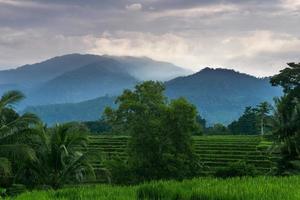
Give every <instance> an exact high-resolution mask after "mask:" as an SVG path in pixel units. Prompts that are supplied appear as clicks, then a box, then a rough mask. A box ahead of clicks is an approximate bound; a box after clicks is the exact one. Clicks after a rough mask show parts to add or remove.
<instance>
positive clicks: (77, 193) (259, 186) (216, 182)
mask: <svg viewBox="0 0 300 200" xmlns="http://www.w3.org/2000/svg"><path fill="white" fill-rule="evenodd" d="M299 185H300V177H256V178H250V177H246V178H232V179H214V178H203V179H193V180H186V181H182V182H176V181H158V182H151V183H148V184H143V185H138V186H127V187H118V186H108V185H96V186H81V187H74V188H65V189H62V190H58V191H53V190H49V191H33V192H29V193H24V194H22V195H20V196H18V197H17V198H15V199H16V200H50V199H54V200H55V199H56V200H64V199H75V200H84V199H95V200H134V199H137V200H147V199H149V200H175V199H178V200H179V199H180V200H200V199H201V200H241V199H243V200H257V199H260V200H282V199H285V200H297V199H300V190H299ZM8 199H9V198H8Z"/></svg>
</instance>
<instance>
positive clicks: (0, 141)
mask: <svg viewBox="0 0 300 200" xmlns="http://www.w3.org/2000/svg"><path fill="white" fill-rule="evenodd" d="M23 99H24V95H23V94H22V93H21V92H19V91H9V92H6V93H4V94H3V96H2V97H1V99H0V160H2V162H1V164H0V171H2V173H1V172H0V184H1V182H2V180H1V179H6V178H5V176H12V173H13V168H16V163H22V162H23V161H26V160H33V159H35V152H34V151H33V150H32V148H30V147H29V146H28V145H26V144H24V143H22V138H23V136H24V132H25V131H26V130H28V129H30V128H31V127H30V126H31V125H33V124H36V123H38V122H39V119H38V117H36V116H35V115H33V114H30V113H25V114H23V115H19V114H18V113H17V112H16V111H14V110H13V106H14V105H15V104H16V103H18V102H20V101H21V100H23ZM12 164H14V165H12ZM16 170H17V169H16Z"/></svg>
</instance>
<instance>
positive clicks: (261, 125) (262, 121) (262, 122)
mask: <svg viewBox="0 0 300 200" xmlns="http://www.w3.org/2000/svg"><path fill="white" fill-rule="evenodd" d="M260 131H261V135H264V118H261V124H260Z"/></svg>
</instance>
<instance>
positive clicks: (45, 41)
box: [0, 0, 300, 76]
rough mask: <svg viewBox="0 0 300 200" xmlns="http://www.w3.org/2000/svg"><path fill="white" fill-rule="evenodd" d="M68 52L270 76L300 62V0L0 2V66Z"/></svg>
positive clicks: (71, 0) (24, 0)
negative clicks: (138, 58)
mask: <svg viewBox="0 0 300 200" xmlns="http://www.w3.org/2000/svg"><path fill="white" fill-rule="evenodd" d="M68 53H93V54H100V55H101V54H111V55H130V56H148V57H151V58H153V59H157V60H163V61H168V62H172V63H174V64H177V65H179V66H182V67H185V68H189V69H192V70H194V71H197V70H199V69H201V68H203V67H206V66H209V67H226V68H232V69H236V70H238V71H241V72H246V73H250V74H253V75H257V76H267V75H272V74H274V73H277V72H278V70H280V69H281V68H282V67H284V66H285V63H286V62H299V61H300V0H134V1H133V0H0V69H7V68H12V67H16V66H19V65H22V64H27V63H35V62H38V61H42V60H44V59H47V58H50V57H53V56H57V55H63V54H68Z"/></svg>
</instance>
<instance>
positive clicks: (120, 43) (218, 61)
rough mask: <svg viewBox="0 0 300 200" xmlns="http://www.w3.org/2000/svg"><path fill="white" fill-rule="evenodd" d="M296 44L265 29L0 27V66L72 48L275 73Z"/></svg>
mask: <svg viewBox="0 0 300 200" xmlns="http://www.w3.org/2000/svg"><path fill="white" fill-rule="evenodd" d="M299 49H300V38H298V37H295V36H292V35H289V34H278V33H273V32H271V31H254V32H249V33H244V34H239V35H235V36H232V37H228V36H226V35H224V36H220V35H214V34H206V33H203V34H201V33H199V34H196V35H195V34H194V33H193V34H192V33H189V32H183V33H182V34H180V33H176V34H175V33H171V32H170V33H164V34H152V33H142V32H128V31H127V32H126V31H117V32H105V33H103V34H100V35H92V34H91V35H78V36H65V35H61V34H53V33H49V32H48V31H47V30H36V29H35V30H32V29H27V30H22V31H20V30H14V29H8V28H0V52H2V53H1V54H0V66H1V67H6V68H7V67H9V66H16V65H22V64H27V63H35V62H38V61H42V60H44V59H47V58H50V57H54V56H57V55H63V54H68V53H77V52H78V53H93V54H100V55H102V54H110V55H117V56H123V55H129V56H147V57H151V58H153V59H156V60H161V61H167V62H172V63H174V64H177V65H179V66H182V67H186V68H189V69H192V70H195V71H196V70H200V69H201V68H203V67H207V66H209V67H227V68H233V69H236V70H239V71H242V72H246V73H250V74H254V75H258V76H265V75H272V74H274V73H277V72H278V70H279V69H280V68H281V67H283V66H285V63H287V62H299V58H300V53H299ZM296 59H298V60H296Z"/></svg>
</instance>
